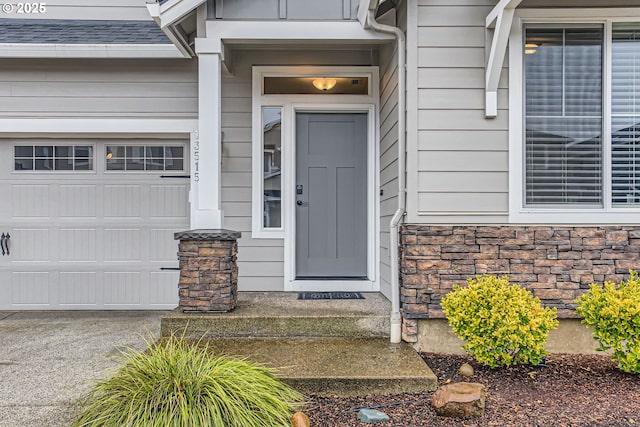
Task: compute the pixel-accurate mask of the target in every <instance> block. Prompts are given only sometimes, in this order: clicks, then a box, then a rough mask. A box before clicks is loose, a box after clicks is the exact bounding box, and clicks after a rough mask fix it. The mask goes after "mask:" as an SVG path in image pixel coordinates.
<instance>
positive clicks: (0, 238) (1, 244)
mask: <svg viewBox="0 0 640 427" xmlns="http://www.w3.org/2000/svg"><path fill="white" fill-rule="evenodd" d="M6 238H7V235H6V234H4V233H2V236H0V247H1V248H2V256H5V255H6V251H5V250H4V241H5V239H6Z"/></svg>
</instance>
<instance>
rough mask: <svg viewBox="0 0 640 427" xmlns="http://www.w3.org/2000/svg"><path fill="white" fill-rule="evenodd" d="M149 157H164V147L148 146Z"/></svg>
mask: <svg viewBox="0 0 640 427" xmlns="http://www.w3.org/2000/svg"><path fill="white" fill-rule="evenodd" d="M147 157H160V158H162V157H164V147H147Z"/></svg>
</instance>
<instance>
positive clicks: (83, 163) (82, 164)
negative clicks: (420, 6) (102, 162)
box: [75, 158, 93, 171]
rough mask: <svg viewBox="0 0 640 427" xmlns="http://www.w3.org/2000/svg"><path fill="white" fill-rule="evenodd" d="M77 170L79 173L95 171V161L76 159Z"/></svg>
mask: <svg viewBox="0 0 640 427" xmlns="http://www.w3.org/2000/svg"><path fill="white" fill-rule="evenodd" d="M75 170H78V171H89V170H93V159H80V160H78V159H77V158H76V161H75Z"/></svg>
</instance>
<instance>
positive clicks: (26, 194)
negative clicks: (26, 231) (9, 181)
mask: <svg viewBox="0 0 640 427" xmlns="http://www.w3.org/2000/svg"><path fill="white" fill-rule="evenodd" d="M49 192H50V189H49V185H47V184H26V185H13V186H12V187H11V202H12V203H11V217H12V218H13V219H19V218H48V217H49V203H50V201H49V196H50V195H49Z"/></svg>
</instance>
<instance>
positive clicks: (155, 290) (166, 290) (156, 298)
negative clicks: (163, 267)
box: [149, 271, 180, 307]
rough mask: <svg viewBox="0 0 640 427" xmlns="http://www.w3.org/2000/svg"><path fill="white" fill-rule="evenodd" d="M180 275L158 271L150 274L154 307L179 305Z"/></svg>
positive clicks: (173, 272) (175, 272)
mask: <svg viewBox="0 0 640 427" xmlns="http://www.w3.org/2000/svg"><path fill="white" fill-rule="evenodd" d="M179 278H180V273H179V272H177V271H158V272H151V273H150V280H149V288H150V289H149V291H150V292H149V295H150V297H151V298H150V301H149V302H150V303H151V304H152V305H161V306H163V307H166V306H167V305H169V306H171V305H177V304H178V280H179Z"/></svg>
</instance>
